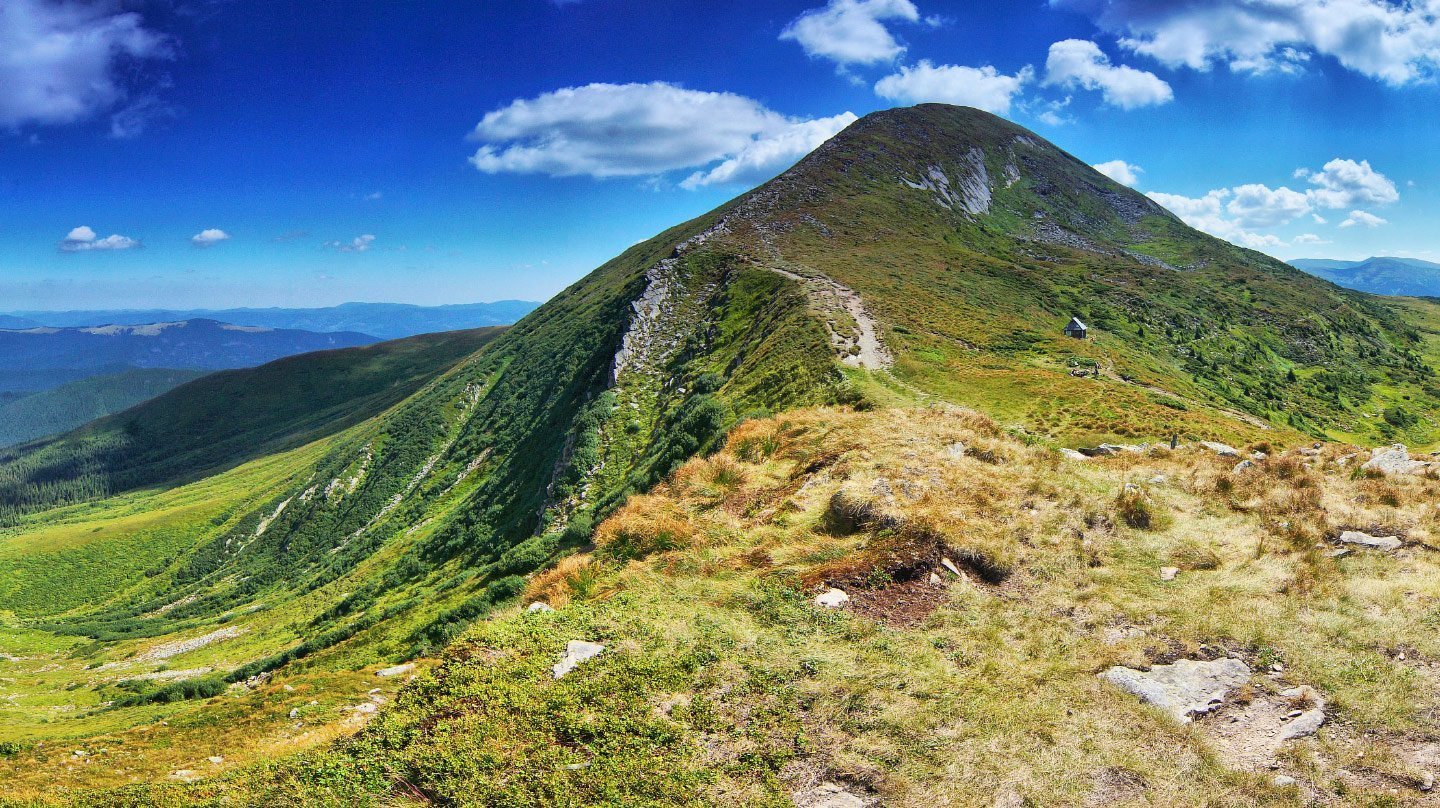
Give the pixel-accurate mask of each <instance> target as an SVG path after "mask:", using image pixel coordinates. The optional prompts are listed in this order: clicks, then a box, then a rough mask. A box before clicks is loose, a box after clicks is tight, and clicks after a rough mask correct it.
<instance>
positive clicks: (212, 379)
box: [0, 328, 503, 523]
mask: <svg viewBox="0 0 1440 808" xmlns="http://www.w3.org/2000/svg"><path fill="white" fill-rule="evenodd" d="M501 330H503V329H498V328H496V329H479V330H475V331H458V332H447V333H444V334H433V335H425V336H420V337H412V338H409V339H404V340H396V341H394V342H389V343H381V344H379V345H373V346H367V347H363V348H352V349H343V350H336V351H321V352H317V353H313V354H306V355H303V356H297V357H290V358H288V359H282V360H279V361H276V362H272V363H270V364H268V365H263V366H261V367H259V368H253V369H248V370H237V371H226V372H221V373H215V374H211V375H210V376H207V377H205V378H203V379H200V380H198V381H196V382H193V383H191V384H188V385H185V386H183V387H181V388H179V389H177V390H173V391H171V392H170V393H168V394H166V395H164V396H161V397H159V398H158V399H155V400H153V401H150V402H148V403H146V404H144V405H142V406H140V407H137V408H135V409H133V410H131V411H128V412H124V413H121V414H119V415H115V416H111V417H109V418H106V419H103V420H101V421H99V422H96V423H94V424H91V425H89V426H86V427H84V428H82V429H80V430H77V431H75V432H72V433H69V434H66V435H63V436H60V437H57V438H53V439H50V440H46V441H42V442H40V443H38V444H30V445H23V446H19V447H12V448H11V449H8V450H4V451H0V523H3V522H5V521H8V520H13V519H14V517H15V515H16V514H18V513H23V512H25V511H30V510H35V509H38V508H43V507H49V506H53V505H57V504H63V503H67V502H75V501H79V500H81V499H85V498H89V497H94V496H103V495H105V494H109V493H117V492H122V491H128V490H131V489H133V488H137V487H140V486H145V485H153V484H156V483H161V482H167V481H171V480H175V479H184V478H187V477H192V476H194V475H197V474H200V473H202V472H213V471H215V470H216V469H220V468H224V467H226V466H230V465H234V464H235V463H237V462H240V461H242V460H245V459H247V458H251V457H257V456H259V455H261V454H264V453H266V452H273V451H277V450H281V449H284V448H288V447H290V446H295V445H298V444H300V443H303V442H305V441H307V440H313V439H314V438H316V437H319V436H321V435H324V434H329V433H333V432H334V431H337V430H339V429H343V428H344V427H346V426H350V425H353V424H356V423H359V422H360V421H362V420H364V419H365V418H368V417H370V416H372V415H374V414H376V413H377V412H380V411H381V410H384V409H385V408H387V407H389V406H391V405H393V404H395V403H396V402H398V401H400V400H402V399H403V398H404V397H405V396H407V395H409V394H410V393H413V392H414V391H415V390H416V389H417V388H418V387H419V386H420V385H421V384H423V383H424V382H425V381H426V380H428V379H429V378H430V377H431V376H433V375H434V374H435V373H437V372H438V371H440V370H441V369H443V368H445V367H448V366H449V365H452V364H454V363H455V362H457V361H459V360H460V359H461V358H463V357H464V356H466V355H468V354H470V353H472V352H474V351H475V350H476V349H477V348H479V347H480V346H481V345H484V344H485V343H486V342H488V341H489V340H490V339H492V338H494V336H495V335H496V334H498V333H499V332H500V331H501Z"/></svg>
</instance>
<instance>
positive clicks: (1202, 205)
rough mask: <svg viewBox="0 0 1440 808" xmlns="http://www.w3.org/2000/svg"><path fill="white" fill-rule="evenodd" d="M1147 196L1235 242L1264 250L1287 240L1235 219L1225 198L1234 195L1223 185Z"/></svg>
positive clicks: (1185, 219) (1191, 222)
mask: <svg viewBox="0 0 1440 808" xmlns="http://www.w3.org/2000/svg"><path fill="white" fill-rule="evenodd" d="M1146 196H1148V197H1150V198H1151V199H1153V200H1155V201H1156V202H1159V203H1160V204H1161V205H1162V206H1164V207H1165V208H1166V209H1168V210H1169V211H1170V212H1171V213H1174V214H1175V215H1176V216H1179V217H1180V219H1181V221H1183V222H1185V224H1188V225H1190V226H1191V227H1193V228H1195V229H1196V230H1203V231H1204V232H1206V233H1209V234H1210V235H1212V236H1216V237H1219V238H1223V239H1225V240H1226V241H1229V242H1231V243H1233V244H1239V245H1240V246H1242V247H1249V248H1250V249H1252V250H1264V249H1274V248H1276V247H1280V246H1282V245H1283V243H1284V242H1282V241H1281V240H1280V238H1279V237H1278V236H1275V235H1272V234H1269V233H1256V232H1253V231H1250V230H1246V229H1245V228H1244V227H1242V226H1241V225H1240V224H1239V223H1238V222H1236V221H1235V220H1234V219H1231V218H1228V217H1227V216H1226V215H1225V200H1226V199H1229V198H1231V197H1232V196H1233V194H1232V192H1231V191H1230V190H1228V189H1224V188H1221V189H1219V190H1215V191H1211V192H1209V193H1207V194H1205V196H1202V197H1198V198H1196V197H1187V196H1181V195H1179V194H1166V193H1160V192H1153V193H1149V194H1146Z"/></svg>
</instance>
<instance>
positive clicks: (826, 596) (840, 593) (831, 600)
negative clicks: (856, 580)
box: [815, 586, 850, 609]
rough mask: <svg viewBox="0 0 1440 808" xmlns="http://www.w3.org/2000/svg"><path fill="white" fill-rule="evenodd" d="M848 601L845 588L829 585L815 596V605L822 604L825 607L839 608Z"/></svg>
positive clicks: (848, 597)
mask: <svg viewBox="0 0 1440 808" xmlns="http://www.w3.org/2000/svg"><path fill="white" fill-rule="evenodd" d="M849 602H850V596H849V595H847V594H845V590H843V589H836V588H835V587H833V586H832V587H830V588H829V589H827V590H825V591H824V592H822V593H821V594H820V595H818V596H817V597H816V598H815V605H816V606H823V607H825V608H827V609H839V608H842V607H843V606H844V605H845V604H847V603H849Z"/></svg>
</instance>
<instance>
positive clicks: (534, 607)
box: [525, 600, 555, 614]
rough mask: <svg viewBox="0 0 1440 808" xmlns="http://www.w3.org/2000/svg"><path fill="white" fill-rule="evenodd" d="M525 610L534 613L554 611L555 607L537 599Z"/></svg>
mask: <svg viewBox="0 0 1440 808" xmlns="http://www.w3.org/2000/svg"><path fill="white" fill-rule="evenodd" d="M525 611H526V613H528V614H534V613H535V612H553V611H555V609H554V608H553V607H551V605H550V604H548V603H546V602H544V601H540V600H537V601H535V602H534V603H532V604H530V605H529V606H526V607H525Z"/></svg>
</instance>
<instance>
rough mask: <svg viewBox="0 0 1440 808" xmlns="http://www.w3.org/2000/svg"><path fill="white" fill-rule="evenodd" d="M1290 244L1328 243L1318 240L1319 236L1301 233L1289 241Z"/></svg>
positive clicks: (1321, 239)
mask: <svg viewBox="0 0 1440 808" xmlns="http://www.w3.org/2000/svg"><path fill="white" fill-rule="evenodd" d="M1290 243H1291V244H1329V243H1330V242H1328V241H1326V240H1325V239H1323V238H1320V237H1319V236H1317V235H1315V234H1314V233H1301V234H1300V235H1298V236H1296V237H1295V238H1292V239H1290Z"/></svg>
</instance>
